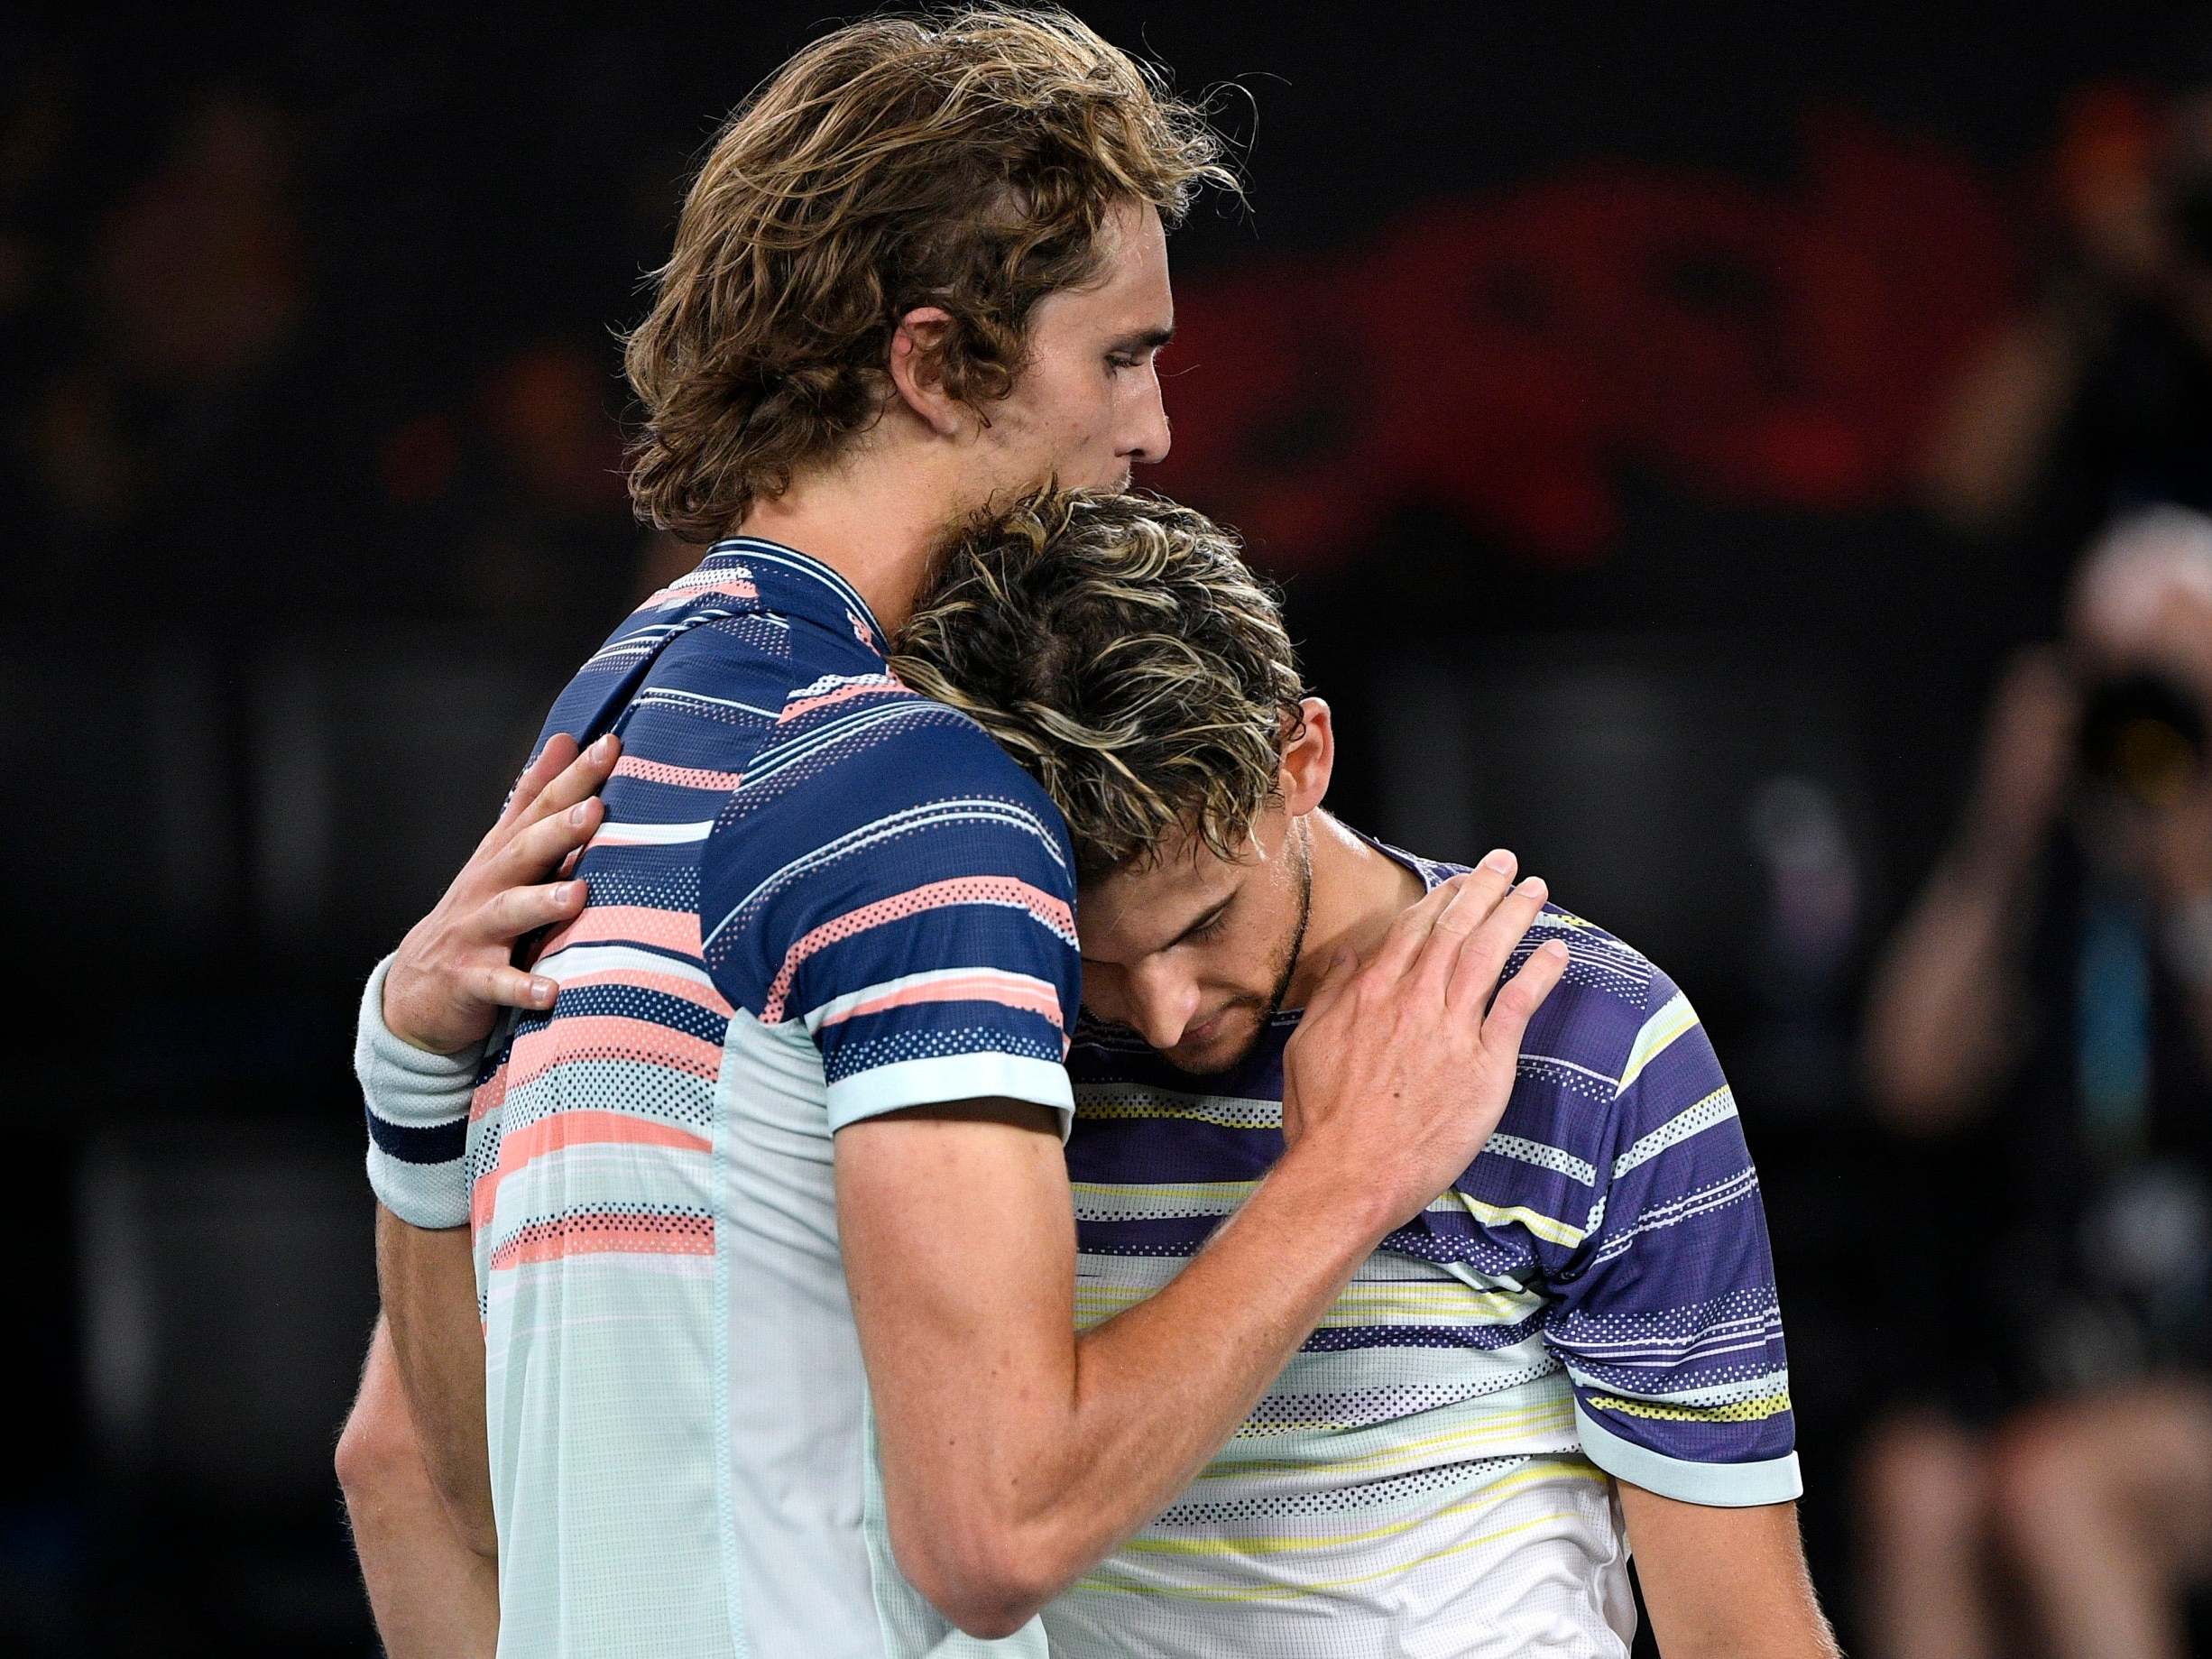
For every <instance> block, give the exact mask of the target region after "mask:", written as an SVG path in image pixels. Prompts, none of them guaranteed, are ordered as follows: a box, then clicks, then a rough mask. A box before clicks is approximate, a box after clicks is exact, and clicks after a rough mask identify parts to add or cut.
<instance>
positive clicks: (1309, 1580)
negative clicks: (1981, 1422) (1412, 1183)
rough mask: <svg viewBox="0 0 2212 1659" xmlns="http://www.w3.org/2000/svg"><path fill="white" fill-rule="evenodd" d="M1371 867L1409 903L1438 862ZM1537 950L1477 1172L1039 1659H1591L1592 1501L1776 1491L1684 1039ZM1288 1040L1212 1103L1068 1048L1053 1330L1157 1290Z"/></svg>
mask: <svg viewBox="0 0 2212 1659" xmlns="http://www.w3.org/2000/svg"><path fill="white" fill-rule="evenodd" d="M1386 851H1387V849H1386ZM1393 856H1396V857H1399V858H1401V859H1402V860H1403V861H1404V862H1406V863H1407V864H1408V865H1409V866H1410V867H1412V868H1413V869H1414V870H1415V871H1416V872H1417V873H1419V874H1420V875H1421V876H1422V878H1423V879H1424V881H1425V882H1427V883H1428V884H1429V885H1431V886H1433V885H1434V884H1435V883H1436V882H1437V881H1439V880H1442V879H1443V878H1444V877H1445V876H1446V875H1449V874H1450V873H1452V871H1453V870H1454V869H1456V868H1457V867H1456V866H1450V865H1442V864H1437V863H1433V862H1429V861H1426V860H1423V859H1415V858H1410V857H1407V856H1406V855H1404V854H1398V853H1393ZM1547 938H1557V939H1561V940H1562V941H1564V942H1565V944H1566V945H1567V947H1568V951H1569V964H1568V967H1567V970H1566V973H1565V976H1564V978H1563V979H1562V982H1561V983H1560V985H1559V986H1558V988H1557V989H1556V990H1554V991H1553V993H1552V995H1551V997H1550V998H1549V999H1548V1000H1546V1002H1545V1003H1544V1007H1543V1008H1542V1009H1540V1010H1539V1011H1538V1012H1537V1014H1536V1016H1535V1018H1534V1019H1533V1020H1532V1021H1531V1022H1530V1025H1529V1028H1528V1031H1527V1035H1526V1038H1525V1043H1524V1045H1523V1052H1522V1057H1521V1062H1520V1073H1519V1077H1518V1080H1517V1081H1516V1084H1515V1086H1514V1090H1513V1092H1512V1095H1511V1098H1510V1099H1509V1101H1508V1102H1507V1108H1506V1112H1505V1116H1504V1118H1503V1120H1502V1121H1501V1122H1500V1123H1499V1126H1498V1130H1497V1132H1496V1133H1495V1134H1494V1135H1492V1136H1491V1138H1490V1139H1489V1142H1488V1145H1487V1146H1486V1147H1485V1148H1484V1150H1483V1152H1482V1154H1481V1156H1480V1157H1478V1158H1477V1159H1476V1160H1475V1162H1474V1164H1473V1165H1472V1166H1470V1168H1469V1169H1468V1171H1467V1173H1466V1174H1465V1175H1463V1176H1462V1177H1461V1179H1460V1180H1458V1181H1457V1182H1455V1183H1454V1184H1452V1188H1451V1189H1450V1190H1449V1191H1447V1192H1445V1193H1444V1194H1442V1196H1441V1197H1439V1198H1438V1199H1437V1200H1436V1201H1435V1202H1434V1203H1432V1204H1430V1205H1429V1206H1428V1208H1427V1210H1426V1211H1425V1212H1424V1213H1423V1214H1421V1215H1420V1216H1419V1217H1417V1218H1416V1219H1415V1221H1412V1222H1411V1223H1410V1224H1408V1225H1407V1226H1406V1227H1403V1228H1401V1229H1399V1230H1397V1231H1396V1232H1395V1233H1393V1234H1391V1235H1390V1236H1389V1237H1388V1238H1387V1239H1386V1240H1384V1241H1383V1244H1382V1247H1381V1248H1380V1249H1378V1250H1377V1251H1376V1252H1375V1254H1374V1255H1373V1256H1372V1257H1371V1258H1369V1260H1368V1261H1367V1263H1366V1264H1365V1265H1364V1267H1362V1268H1361V1269H1360V1270H1359V1273H1358V1274H1357V1275H1356V1276H1355V1277H1354V1278H1353V1280H1352V1282H1351V1283H1350V1285H1349V1286H1347V1287H1346V1289H1345V1290H1344V1292H1343V1294H1342V1295H1340V1296H1339V1297H1338V1298H1337V1301H1336V1304H1335V1305H1334V1306H1333V1307H1332V1308H1331V1309H1330V1310H1329V1312H1328V1313H1327V1315H1326V1316H1325V1317H1324V1318H1323V1320H1322V1322H1321V1326H1320V1328H1319V1329H1318V1330H1316V1331H1315V1332H1313V1335H1312V1336H1311V1337H1310V1338H1308V1339H1307V1341H1306V1342H1305V1344H1304V1347H1303V1348H1302V1349H1301V1350H1300V1351H1299V1352H1298V1353H1297V1354H1296V1356H1295V1357H1294V1358H1293V1359H1292V1360H1291V1361H1290V1363H1289V1365H1288V1366H1286V1368H1285V1369H1284V1370H1283V1372H1282V1374H1281V1376H1279V1377H1278V1378H1277V1379H1276V1381H1275V1383H1274V1385H1273V1387H1270V1388H1269V1389H1268V1391H1267V1396H1266V1397H1265V1398H1264V1399H1262V1400H1261V1402H1260V1403H1259V1405H1258V1406H1257V1407H1256V1408H1255V1409H1254V1411H1253V1412H1252V1414H1251V1415H1250V1417H1249V1419H1248V1420H1247V1421H1246V1422H1245V1424H1243V1426H1242V1427H1240V1429H1239V1430H1238V1431H1237V1433H1236V1434H1235V1435H1234V1437H1233V1438H1232V1439H1231V1440H1230V1443H1229V1444H1228V1446H1227V1447H1226V1448H1224V1449H1223V1451H1222V1452H1221V1453H1220V1455H1219V1456H1217V1457H1216V1458H1215V1459H1214V1460H1213V1461H1212V1463H1211V1464H1210V1465H1209V1466H1208V1467H1207V1468H1206V1470H1204V1472H1203V1473H1202V1474H1201V1475H1200V1476H1199V1478H1198V1479H1197V1480H1196V1481H1194V1483H1193V1485H1192V1486H1191V1488H1189V1489H1188V1490H1187V1491H1186V1492H1184V1494H1183V1495H1182V1496H1181V1497H1180V1498H1177V1499H1176V1500H1175V1503H1174V1504H1173V1505H1171V1506H1170V1507H1168V1508H1167V1510H1166V1512H1165V1513H1164V1514H1162V1515H1161V1516H1159V1517H1158V1518H1157V1520H1155V1521H1154V1522H1153V1523H1152V1524H1151V1525H1148V1526H1147V1527H1146V1528H1145V1529H1144V1530H1143V1531H1142V1532H1140V1533H1138V1535H1136V1536H1135V1537H1133V1538H1131V1539H1130V1540H1129V1542H1128V1543H1127V1544H1124V1545H1123V1546H1122V1547H1121V1548H1120V1550H1118V1551H1117V1552H1116V1553H1114V1554H1113V1555H1112V1556H1111V1557H1110V1558H1109V1559H1108V1560H1107V1561H1106V1562H1103V1563H1102V1564H1101V1565H1100V1566H1099V1567H1098V1568H1097V1569H1096V1570H1095V1571H1092V1572H1091V1573H1090V1574H1088V1575H1087V1576H1086V1577H1085V1578H1083V1580H1082V1581H1080V1582H1079V1583H1078V1584H1077V1585H1076V1586H1075V1587H1074V1589H1073V1590H1070V1591H1069V1592H1068V1593H1067V1594H1066V1595H1065V1596H1063V1597H1062V1598H1060V1599H1059V1600H1057V1601H1056V1602H1055V1603H1054V1604H1053V1606H1052V1607H1051V1608H1047V1609H1046V1615H1045V1619H1046V1627H1047V1629H1048V1630H1049V1631H1050V1633H1051V1636H1052V1640H1053V1645H1054V1651H1055V1653H1064V1654H1071V1655H1092V1654H1097V1655H1106V1654H1113V1655H1117V1656H1120V1655H1156V1656H1159V1659H1170V1656H1172V1659H1201V1656H1202V1655H1217V1654H1236V1653H1248V1654H1270V1655H1276V1654H1314V1655H1321V1654H1327V1655H1331V1656H1332V1659H1386V1656H1387V1655H1390V1656H1394V1655H1397V1654H1452V1655H1455V1656H1471V1655H1484V1656H1488V1655H1496V1656H1498V1659H1505V1656H1506V1655H1509V1654H1510V1655H1520V1654H1560V1655H1562V1656H1566V1655H1571V1656H1573V1659H1600V1656H1603V1659H1619V1656H1625V1655H1626V1654H1627V1652H1628V1645H1629V1642H1630V1639H1631V1637H1632V1636H1633V1634H1634V1626H1635V1612H1634V1602H1633V1599H1632V1598H1631V1595H1630V1592H1629V1587H1628V1581H1627V1551H1626V1546H1625V1540H1624V1537H1623V1534H1622V1529H1621V1523H1620V1513H1619V1507H1618V1498H1617V1496H1616V1495H1615V1493H1614V1491H1613V1489H1612V1486H1611V1482H1610V1480H1608V1476H1610V1477H1618V1479H1623V1480H1628V1481H1633V1482H1635V1483H1636V1485H1638V1486H1641V1487H1644V1488H1647V1489H1649V1490H1651V1491H1654V1492H1657V1493H1660V1494H1662V1495H1664V1496H1665V1497H1669V1498H1680V1499H1682V1500H1685V1501H1687V1502H1691V1503H1698V1504H1714V1505H1746V1504H1764V1503H1774V1502H1780V1501H1782V1500H1784V1499H1787V1498H1794V1497H1796V1496H1797V1495H1798V1492H1799V1489H1800V1487H1799V1479H1798V1471H1797V1460H1796V1454H1795V1452H1794V1451H1793V1443H1794V1430H1793V1421H1792V1417H1791V1413H1790V1393H1789V1373H1788V1369H1787V1366H1786V1362H1785V1360H1784V1358H1783V1341H1782V1323H1781V1317H1780V1313H1779V1311H1778V1309H1777V1306H1776V1302H1775V1295H1774V1265H1773V1260H1772V1258H1771V1255H1770V1253H1769V1250H1768V1248H1767V1238H1766V1228H1765V1218H1764V1215H1763V1212H1762V1211H1761V1207H1760V1203H1759V1190H1758V1177H1757V1175H1756V1172H1755V1171H1754V1169H1753V1167H1752V1163H1751V1157H1750V1155H1749V1153H1748V1151H1747V1149H1746V1147H1745V1143H1744V1136H1743V1132H1742V1127H1741V1125H1740V1123H1739V1122H1738V1120H1737V1111H1736V1102H1735V1100H1734V1098H1733V1096H1732V1095H1731V1094H1730V1093H1729V1092H1728V1083H1727V1081H1726V1079H1725V1078H1724V1077H1723V1076H1722V1075H1721V1072H1720V1067H1719V1063H1718V1062H1717V1061H1716V1059H1715V1058H1714V1055H1713V1050H1712V1046H1711V1044H1710V1042H1709V1041H1708V1040H1707V1039H1706V1036H1705V1032H1704V1030H1703V1028H1701V1027H1700V1024H1699V1023H1698V1018H1697V1016H1696V1014H1695V1013H1694V1012H1692V1011H1691V1007H1690V1004H1689V1002H1688V1001H1687V1000H1685V999H1684V998H1683V996H1682V992H1681V991H1679V990H1677V989H1676V987H1675V986H1674V985H1673V982H1671V981H1669V980H1668V979H1667V977H1666V976H1665V975H1664V973H1661V972H1659V971H1658V970H1657V969H1655V968H1654V966H1653V965H1652V964H1651V963H1649V962H1648V961H1646V960H1645V958H1644V957H1642V956H1641V955H1639V954H1636V952H1635V951H1633V950H1631V949H1629V948H1628V947H1627V945H1623V944H1622V943H1621V942H1620V941H1619V940H1618V939H1616V938H1614V937H1613V936H1612V935H1609V934H1607V933H1605V932H1604V931H1603V930H1601V929H1599V928H1598V927H1595V926H1591V925H1590V924H1589V923H1587V922H1584V921H1582V920H1581V919H1580V918H1579V917H1573V916H1571V915H1569V914H1567V913H1566V912H1565V911H1562V910H1561V909H1559V908H1556V907H1554V906H1547V907H1546V908H1544V912H1543V914H1542V915H1541V917H1539V918H1538V921H1537V923H1536V926H1535V928H1534V929H1533V930H1532V932H1531V933H1530V935H1529V936H1528V938H1527V940H1526V942H1525V944H1524V945H1523V946H1522V947H1521V949H1520V951H1518V952H1516V955H1515V957H1514V961H1513V964H1512V965H1513V966H1514V967H1515V968H1517V966H1518V964H1519V963H1520V962H1522V961H1524V960H1525V957H1526V953H1527V952H1528V951H1530V950H1533V949H1534V948H1535V946H1536V945H1541V944H1542V943H1543V942H1544V940H1545V939H1547ZM1298 1018H1299V1017H1298V1015H1297V1014H1296V1013H1295V1012H1285V1013H1283V1014H1281V1015H1279V1016H1277V1018H1276V1020H1275V1021H1274V1023H1273V1025H1272V1027H1271V1028H1270V1029H1269V1030H1268V1031H1267V1034H1266V1036H1265V1037H1264V1038H1263V1039H1262V1041H1261V1043H1260V1045H1259V1046H1258V1048H1257V1049H1256V1050H1255V1051H1254V1053H1253V1054H1252V1055H1250V1056H1249V1058H1248V1059H1247V1060H1246V1061H1245V1062H1243V1063H1242V1064H1241V1065H1239V1066H1238V1067H1237V1068H1236V1069H1234V1070H1233V1071H1231V1072H1229V1073H1227V1074H1221V1075H1218V1076H1209V1077H1194V1076H1190V1075H1187V1074H1182V1073H1178V1072H1176V1071H1175V1070H1174V1069H1173V1068H1172V1067H1170V1066H1169V1065H1166V1063H1165V1062H1164V1061H1162V1060H1161V1059H1160V1058H1159V1057H1158V1056H1157V1055H1155V1054H1154V1053H1152V1052H1151V1051H1150V1050H1149V1049H1148V1048H1147V1046H1145V1044H1144V1043H1143V1042H1142V1040H1141V1039H1139V1038H1138V1037H1135V1036H1134V1035H1132V1034H1130V1033H1129V1032H1126V1031H1122V1030H1119V1029H1117V1028H1108V1027H1102V1026H1098V1025H1094V1024H1091V1023H1085V1024H1084V1025H1083V1026H1082V1027H1081V1028H1079V1029H1078V1030H1077V1032H1076V1035H1075V1041H1074V1047H1073V1048H1072V1050H1071V1051H1070V1054H1069V1057H1068V1067H1069V1073H1070V1075H1071V1077H1072V1078H1073V1080H1074V1090H1075V1102H1076V1104H1075V1112H1076V1117H1075V1128H1074V1134H1073V1135H1072V1137H1071V1138H1070V1139H1069V1142H1068V1149H1067V1152H1068V1166H1069V1174H1070V1176H1071V1178H1072V1179H1073V1182H1074V1193H1075V1203H1076V1227H1077V1235H1078V1246H1079V1249H1080V1255H1079V1258H1078V1263H1077V1283H1076V1310H1077V1317H1078V1319H1079V1321H1080V1322H1082V1323H1084V1324H1094V1323H1098V1322H1099V1321H1101V1320H1104V1319H1107V1318H1110V1317H1111V1316H1112V1315H1113V1314H1115V1313H1120V1311H1121V1310H1122V1309H1124V1308H1127V1307H1129V1306H1130V1305H1131V1304H1135V1303H1137V1302H1139V1301H1141V1300H1143V1299H1144V1298H1145V1297H1147V1296H1149V1295H1152V1294H1153V1293H1154V1292H1156V1291H1157V1290H1158V1289H1159V1288H1160V1287H1161V1286H1163V1285H1165V1284H1166V1283H1167V1282H1168V1281H1169V1280H1170V1279H1172V1278H1173V1277H1175V1274H1176V1273H1177V1272H1179V1271H1180V1270H1181V1268H1182V1267H1183V1265H1184V1262H1186V1261H1187V1260H1189V1259H1190V1258H1191V1256H1192V1254H1193V1253H1194V1251H1195V1250H1197V1249H1198V1248H1199V1246H1200V1245H1201V1244H1202V1243H1203V1241H1204V1240H1205V1239H1206V1237H1207V1235H1208V1234H1210V1233H1211V1232H1212V1230H1213V1229H1214V1228H1216V1227H1217V1226H1219V1225H1220V1223H1221V1218H1222V1217H1223V1216H1225V1215H1228V1214H1230V1212H1233V1211H1234V1210H1235V1209H1236V1208H1237V1206H1238V1205H1239V1204H1240V1203H1242V1202H1243V1200H1244V1198H1245V1197H1246V1195H1247V1194H1249V1193H1250V1191H1251V1190H1252V1187H1253V1185H1254V1184H1255V1183H1256V1182H1258V1179H1259V1178H1260V1176H1261V1175H1263V1174H1265V1173H1266V1171H1267V1167H1268V1166H1270V1165H1271V1164H1273V1163H1274V1162H1275V1160H1276V1159H1277V1157H1280V1156H1281V1153H1282V1149H1283V1138H1282V1092H1283V1053H1284V1048H1285V1046H1286V1044H1287V1043H1288V1042H1289V1040H1290V1037H1291V1036H1292V1034H1293V1033H1294V1032H1295V1031H1296V1029H1297V1026H1298Z"/></svg>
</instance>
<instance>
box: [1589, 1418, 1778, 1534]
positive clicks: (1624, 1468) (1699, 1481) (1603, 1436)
mask: <svg viewBox="0 0 2212 1659" xmlns="http://www.w3.org/2000/svg"><path fill="white" fill-rule="evenodd" d="M1574 1426H1575V1429H1576V1432H1577V1433H1580V1434H1581V1437H1582V1451H1583V1452H1584V1454H1585V1455H1587V1456H1588V1457H1589V1459H1590V1461H1591V1462H1593V1463H1595V1464H1596V1465H1597V1466H1598V1467H1599V1469H1602V1470H1605V1472H1606V1473H1607V1474H1608V1475H1611V1476H1612V1477H1613V1478H1614V1479H1617V1480H1626V1481H1627V1482H1628V1483H1629V1484H1630V1485H1631V1486H1640V1487H1642V1488H1644V1489H1645V1491H1647V1492H1656V1493H1658V1494H1659V1496H1660V1497H1662V1498H1674V1499H1676V1500H1677V1501H1679V1502H1682V1503H1685V1504H1704V1505H1706V1506H1708V1507H1712V1508H1717V1509H1744V1508H1748V1507H1751V1506H1752V1505H1754V1504H1786V1503H1789V1502H1790V1501H1792V1500H1793V1499H1794V1498H1800V1497H1802V1495H1803V1493H1804V1490H1805V1483H1804V1480H1803V1479H1802V1477H1801V1476H1800V1475H1799V1473H1798V1468H1797V1453H1796V1452H1786V1453H1784V1454H1783V1456H1781V1457H1778V1458H1767V1459H1765V1460H1764V1461H1760V1462H1756V1463H1691V1462H1688V1461H1684V1460H1682V1459H1681V1458H1671V1457H1667V1456H1664V1454H1662V1453H1660V1452H1654V1451H1652V1450H1651V1448H1650V1447H1648V1446H1639V1445H1637V1444H1636V1442H1634V1441H1631V1440H1623V1439H1622V1438H1621V1437H1620V1436H1619V1435H1618V1434H1616V1433H1613V1431H1612V1430H1610V1429H1608V1428H1607V1427H1605V1426H1604V1424H1600V1423H1598V1422H1596V1421H1594V1420H1593V1419H1592V1418H1591V1417H1590V1414H1589V1413H1588V1412H1586V1411H1584V1410H1583V1409H1582V1406H1581V1402H1580V1401H1577V1402H1576V1404H1575V1407H1574Z"/></svg>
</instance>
